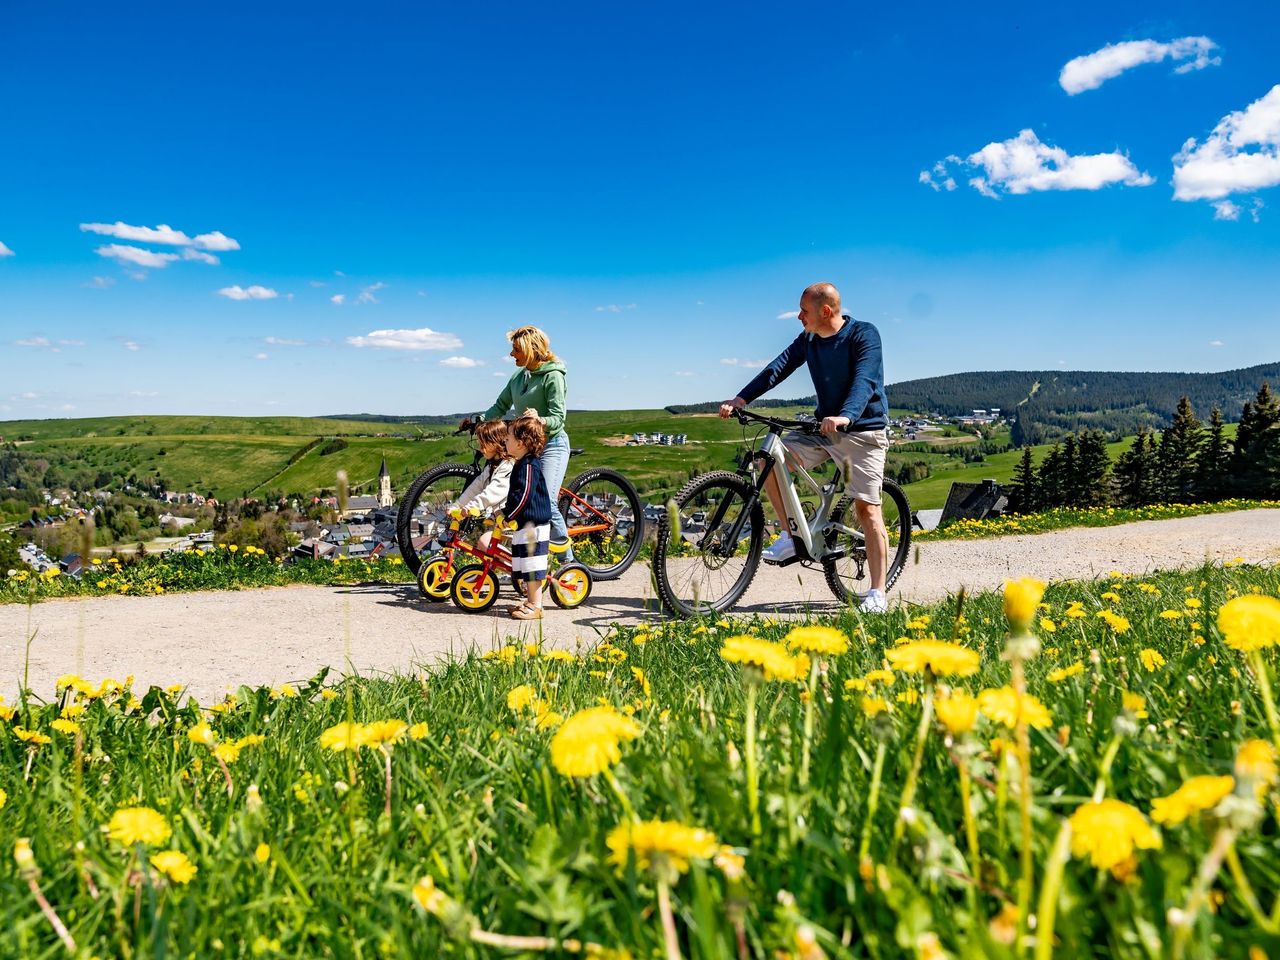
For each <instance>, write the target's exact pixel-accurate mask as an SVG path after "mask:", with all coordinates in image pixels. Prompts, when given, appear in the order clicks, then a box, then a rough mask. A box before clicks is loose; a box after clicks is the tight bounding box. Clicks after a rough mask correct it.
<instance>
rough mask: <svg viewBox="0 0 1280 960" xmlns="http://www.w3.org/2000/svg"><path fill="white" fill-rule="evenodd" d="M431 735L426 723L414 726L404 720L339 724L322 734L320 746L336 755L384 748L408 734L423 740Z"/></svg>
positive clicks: (412, 737)
mask: <svg viewBox="0 0 1280 960" xmlns="http://www.w3.org/2000/svg"><path fill="white" fill-rule="evenodd" d="M428 733H429V731H428V729H427V725H426V724H425V723H415V724H414V725H413V726H410V725H409V724H407V723H405V722H404V721H403V720H375V721H373V722H372V723H338V724H334V725H333V726H332V727H330V728H329V729H327V730H325V731H324V732H323V733H321V734H320V746H321V747H323V748H324V749H325V750H332V751H333V752H334V753H342V752H343V751H345V750H359V749H360V748H361V747H374V748H383V747H386V746H389V745H390V744H393V743H399V742H400V741H401V740H403V739H404V738H405V735H406V734H407V735H408V736H409V737H410V738H411V739H413V740H421V739H423V738H424V737H426V736H427V734H428Z"/></svg>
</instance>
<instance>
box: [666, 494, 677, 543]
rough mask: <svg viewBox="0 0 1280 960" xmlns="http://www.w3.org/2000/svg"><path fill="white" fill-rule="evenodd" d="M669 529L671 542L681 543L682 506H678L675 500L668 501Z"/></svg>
mask: <svg viewBox="0 0 1280 960" xmlns="http://www.w3.org/2000/svg"><path fill="white" fill-rule="evenodd" d="M667 530H668V531H669V536H670V539H671V542H673V543H679V541H680V508H679V507H677V506H676V502H675V501H674V500H668V501H667Z"/></svg>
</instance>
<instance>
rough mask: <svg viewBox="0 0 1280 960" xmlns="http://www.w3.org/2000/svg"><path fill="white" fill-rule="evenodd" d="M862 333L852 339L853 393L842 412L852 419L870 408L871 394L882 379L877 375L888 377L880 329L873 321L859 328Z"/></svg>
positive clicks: (850, 359)
mask: <svg viewBox="0 0 1280 960" xmlns="http://www.w3.org/2000/svg"><path fill="white" fill-rule="evenodd" d="M858 333H859V335H858V336H856V337H853V338H852V341H853V342H852V343H851V344H850V349H849V362H850V364H852V366H853V382H852V383H851V384H850V385H849V396H848V397H846V398H845V401H844V406H842V407H841V408H840V415H841V416H842V417H848V418H849V420H850V421H853V420H857V419H859V418H860V417H861V416H862V411H864V410H866V409H867V403H868V402H869V401H870V400H871V395H872V394H873V393H875V392H876V386H877V384H878V381H877V380H876V376H877V375H879V376H881V377H883V376H884V356H883V353H882V352H881V348H880V331H878V330H877V329H876V328H875V327H874V326H872V325H871V324H869V323H863V324H861V325H860V326H859V329H858Z"/></svg>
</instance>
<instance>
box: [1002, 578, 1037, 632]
mask: <svg viewBox="0 0 1280 960" xmlns="http://www.w3.org/2000/svg"><path fill="white" fill-rule="evenodd" d="M1044 586H1045V585H1044V582H1043V581H1041V580H1037V579H1035V578H1034V577H1022V578H1021V579H1019V580H1006V581H1005V584H1004V615H1005V617H1007V618H1008V620H1009V626H1010V627H1012V628H1013V631H1014V632H1015V633H1026V632H1027V631H1028V630H1029V629H1030V627H1031V621H1032V620H1033V619H1034V618H1035V615H1036V609H1037V607H1039V605H1040V601H1041V600H1042V599H1043V598H1044Z"/></svg>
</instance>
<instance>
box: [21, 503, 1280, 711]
mask: <svg viewBox="0 0 1280 960" xmlns="http://www.w3.org/2000/svg"><path fill="white" fill-rule="evenodd" d="M914 552H915V551H913V553H914ZM917 556H918V563H916V562H914V561H915V559H916V557H913V562H912V564H911V565H910V566H909V567H908V569H907V571H906V572H905V573H904V575H903V577H902V580H901V581H900V583H899V585H898V587H897V588H895V590H894V591H893V592H892V594H891V595H890V596H891V598H893V599H896V600H897V601H898V602H904V601H905V602H926V601H931V600H936V599H939V598H941V597H945V596H946V595H947V594H948V593H952V592H954V591H956V590H957V589H959V588H960V587H962V586H963V587H966V588H968V589H969V590H971V591H973V590H985V589H993V588H997V587H999V586H1000V585H1001V584H1002V583H1003V581H1004V580H1005V579H1006V578H1007V577H1011V576H1023V575H1030V576H1036V577H1040V578H1041V579H1044V580H1066V579H1081V578H1093V577H1100V576H1105V575H1106V574H1107V573H1108V572H1109V571H1111V570H1122V571H1124V572H1126V573H1134V574H1142V573H1148V572H1151V571H1154V570H1167V569H1172V568H1177V567H1185V566H1195V565H1198V564H1200V563H1202V562H1203V561H1204V560H1205V559H1206V558H1207V559H1212V560H1227V559H1231V558H1233V557H1244V558H1245V559H1246V560H1249V561H1251V562H1275V561H1277V560H1280V510H1251V511H1241V512H1238V513H1222V514H1212V515H1207V516H1200V517H1189V518H1185V519H1180V520H1153V521H1147V522H1143V523H1133V524H1127V525H1125V526H1119V527H1103V528H1095V529H1076V530H1062V531H1057V532H1054V533H1044V534H1039V535H1037V536H1025V537H1001V538H997V539H991V540H977V541H968V542H964V541H952V542H942V543H925V544H922V545H921V546H920V547H919V550H918V553H917ZM505 606H506V603H505V602H502V601H500V602H499V604H498V605H496V606H495V607H494V608H493V611H491V612H490V613H486V614H468V613H463V612H461V611H459V610H457V609H455V608H454V607H453V606H452V605H451V604H433V605H428V604H426V603H423V602H421V601H420V600H419V599H418V596H417V591H416V589H415V588H414V587H413V586H412V585H382V584H377V585H370V586H351V587H308V586H297V587H280V588H271V589H262V590H245V591H233V592H215V593H185V594H184V593H174V594H166V595H163V596H158V597H145V598H143V597H118V596H110V597H95V598H93V599H84V600H56V601H50V602H47V603H41V604H37V605H36V606H34V607H32V608H31V609H30V612H28V608H26V607H24V606H18V605H4V606H0V694H3V695H5V696H7V697H8V698H9V699H10V702H12V699H13V695H14V693H15V692H16V690H17V688H18V684H19V683H20V682H21V680H22V677H23V672H24V667H25V668H26V669H28V670H29V677H30V685H31V687H32V688H33V689H34V690H36V691H37V692H38V693H40V694H41V695H51V693H52V690H53V681H54V678H56V677H57V676H58V675H59V674H62V673H68V672H75V673H80V674H83V675H84V676H86V677H88V678H91V679H95V680H96V679H98V678H101V677H105V676H112V677H116V678H117V679H123V678H124V677H125V676H126V675H129V674H132V675H133V676H134V677H135V685H136V686H137V688H138V689H145V688H146V687H147V686H148V685H149V684H152V683H157V684H162V685H163V684H170V683H184V684H187V685H188V687H189V689H190V690H191V692H192V693H194V694H195V695H196V696H198V697H200V698H201V699H208V698H214V697H218V696H220V695H221V694H222V692H223V691H225V690H227V689H228V688H234V687H236V686H238V685H239V684H241V683H248V684H253V685H256V684H261V683H272V684H279V683H284V682H287V681H292V680H299V679H305V678H307V677H309V676H311V675H313V674H314V673H315V672H316V671H318V670H319V669H320V668H321V667H324V666H326V665H327V666H332V667H333V668H334V669H335V671H341V670H342V669H343V667H344V665H345V664H347V663H350V664H351V666H352V667H353V668H354V669H355V670H357V671H359V672H360V673H371V672H378V671H390V670H406V669H409V668H411V667H412V666H413V665H415V664H421V663H430V662H432V661H433V660H435V659H437V658H439V657H440V656H443V655H448V654H457V653H462V652H465V651H466V650H468V649H470V648H480V649H488V648H490V647H491V646H493V645H495V644H497V643H500V642H501V641H503V640H505V639H506V638H508V637H512V636H520V635H523V636H524V637H525V638H533V639H536V637H537V629H536V625H535V628H534V629H532V630H531V629H529V625H527V624H521V625H519V626H520V628H522V629H523V634H521V630H520V629H517V628H516V626H517V625H516V624H515V623H514V622H513V621H512V620H510V619H509V618H508V617H507V616H506V615H505V613H504V612H502V611H503V608H504V607H505ZM833 609H835V604H834V601H833V598H832V596H831V594H830V592H829V591H828V590H827V587H826V583H825V581H824V580H823V577H822V573H821V571H808V570H804V569H803V568H801V567H800V566H798V565H795V566H791V567H786V568H782V569H778V568H774V567H767V566H764V565H762V566H761V568H760V572H759V573H758V574H757V575H756V578H755V581H754V582H753V583H752V585H751V588H750V589H749V590H748V591H747V594H746V596H745V597H744V598H743V602H742V604H741V605H740V606H739V610H740V611H741V612H753V611H762V612H763V611H767V612H770V613H781V614H787V613H803V612H805V611H806V610H812V611H824V610H833ZM655 611H656V603H655V602H654V600H653V590H652V587H651V586H650V579H649V569H648V566H647V565H644V564H637V565H636V566H635V567H633V568H632V569H631V570H630V571H628V573H627V575H626V576H625V577H623V578H622V579H621V580H617V581H613V582H610V583H601V584H597V586H596V589H595V591H594V592H593V595H592V597H591V600H590V602H589V603H588V604H587V605H585V606H583V607H581V608H580V609H578V610H576V611H572V612H566V611H560V610H557V609H555V608H554V607H548V611H547V616H546V619H545V620H543V622H542V631H543V636H544V640H545V641H546V642H548V643H550V644H554V645H556V646H563V647H567V648H570V649H572V648H574V647H575V646H576V645H579V644H587V643H591V642H592V641H594V640H595V639H596V638H597V637H598V636H599V635H600V634H601V633H602V632H604V631H605V630H607V629H608V627H609V625H610V624H612V623H615V622H618V623H637V622H640V621H641V620H644V619H646V618H653V617H656V616H657V614H656V612H655ZM32 632H34V634H35V638H34V640H33V641H32V643H31V654H30V662H29V664H28V663H25V653H24V651H25V646H26V638H27V637H28V636H29V635H30V634H31V633H32Z"/></svg>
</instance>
